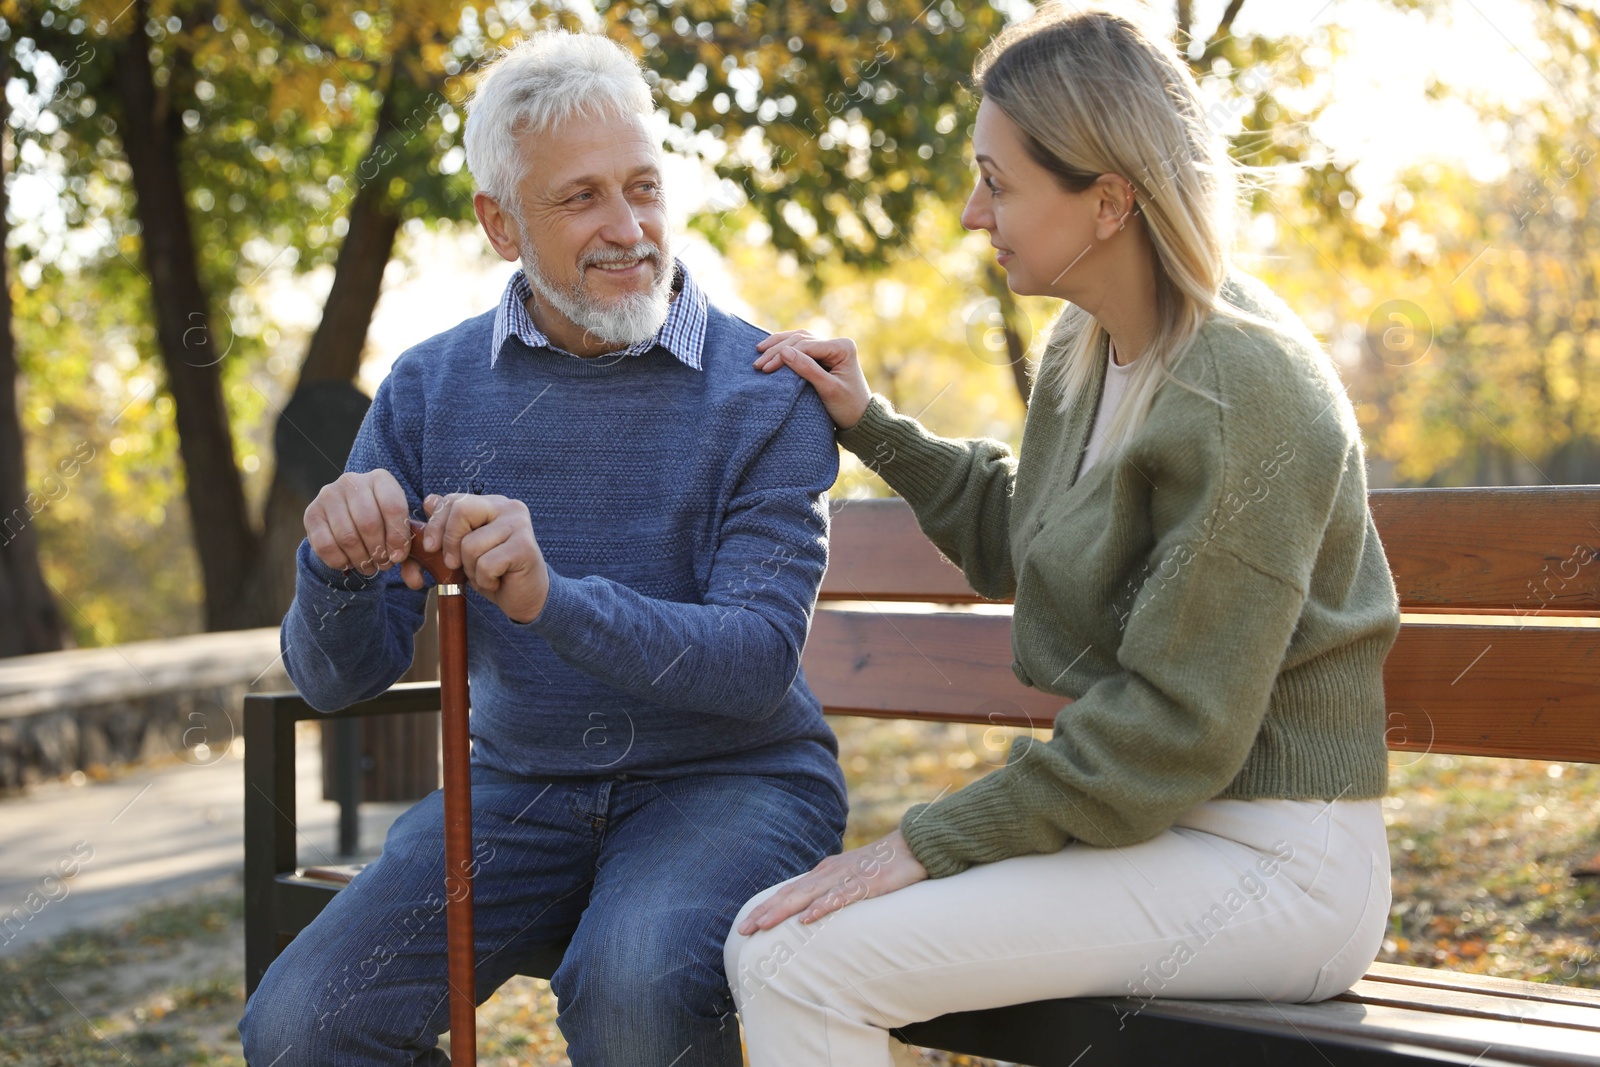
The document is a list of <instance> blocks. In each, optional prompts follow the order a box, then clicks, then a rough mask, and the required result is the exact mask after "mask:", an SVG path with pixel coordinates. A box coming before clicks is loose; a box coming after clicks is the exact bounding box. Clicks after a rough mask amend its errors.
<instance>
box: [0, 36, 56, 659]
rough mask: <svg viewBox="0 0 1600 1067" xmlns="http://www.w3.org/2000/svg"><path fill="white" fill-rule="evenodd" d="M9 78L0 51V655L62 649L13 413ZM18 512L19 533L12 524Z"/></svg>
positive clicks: (8, 62)
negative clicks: (1, 622)
mask: <svg viewBox="0 0 1600 1067" xmlns="http://www.w3.org/2000/svg"><path fill="white" fill-rule="evenodd" d="M10 79H11V54H10V52H9V50H8V49H5V48H0V508H3V509H4V513H3V514H0V615H3V616H4V618H5V619H6V625H5V626H3V627H0V656H22V655H27V654H29V653H31V652H54V651H56V650H58V649H60V648H61V647H62V626H61V613H60V612H59V611H58V610H57V608H56V602H55V598H54V597H52V596H51V595H50V588H49V586H48V585H46V583H45V580H44V572H43V571H41V570H40V569H39V539H38V531H37V529H36V528H35V526H34V524H33V520H32V516H31V513H30V512H29V509H28V508H27V506H26V505H27V498H28V470H27V464H26V463H25V462H24V456H23V438H22V424H21V413H20V411H19V410H18V408H17V350H16V340H15V338H14V337H13V336H12V334H11V278H10V272H9V269H8V264H7V261H6V252H5V249H6V238H7V236H8V235H9V227H8V226H7V225H6V209H7V202H6V166H5V152H4V138H5V131H7V130H8V129H9V128H10V119H11V114H10V105H9V104H8V103H7V101H6V98H5V93H4V88H5V86H6V84H7V83H8V82H9V81H10ZM18 507H20V508H21V509H22V510H21V516H22V518H21V522H20V528H19V525H18V523H17V522H15V521H13V522H5V521H3V520H7V519H13V518H14V517H16V516H17V512H16V511H14V510H13V509H15V508H18Z"/></svg>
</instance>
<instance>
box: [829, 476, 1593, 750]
mask: <svg viewBox="0 0 1600 1067" xmlns="http://www.w3.org/2000/svg"><path fill="white" fill-rule="evenodd" d="M1370 500H1371V506H1372V509H1373V515H1374V518H1375V520H1376V522H1377V525H1378V529H1379V536H1380V537H1381V538H1382V539H1383V544H1384V550H1385V554H1386V556H1387V557H1388V559H1389V562H1390V566H1391V567H1392V569H1393V572H1394V577H1395V584H1396V587H1397V588H1398V589H1399V591H1400V597H1401V607H1402V610H1406V611H1413V612H1424V613H1426V612H1435V613H1437V612H1452V611H1454V612H1460V613H1462V614H1475V613H1495V614H1502V615H1520V616H1523V619H1522V620H1521V624H1519V625H1515V626H1506V625H1501V626H1489V625H1461V624H1455V623H1425V622H1418V621H1407V622H1406V623H1405V624H1404V625H1403V626H1402V628H1401V634H1400V638H1399V640H1398V642H1397V643H1396V645H1395V648H1394V650H1393V651H1392V652H1391V653H1390V655H1389V658H1388V660H1387V662H1386V663H1385V664H1384V693H1385V704H1386V709H1387V714H1388V729H1387V733H1386V741H1387V744H1388V747H1389V748H1391V749H1396V750H1406V751H1432V752H1445V753H1454V754H1463V755H1487V756H1507V757H1515V758H1524V759H1568V760H1581V761H1585V762H1600V627H1592V626H1577V625H1555V623H1556V622H1558V621H1568V620H1569V617H1570V616H1573V615H1586V616H1593V617H1600V567H1597V566H1591V565H1590V564H1591V563H1592V561H1593V560H1594V558H1595V555H1596V553H1595V552H1594V551H1593V550H1592V548H1591V545H1593V544H1600V486H1573V487H1560V488H1556V487H1538V488H1532V489H1528V488H1510V489H1380V490H1375V491H1374V492H1373V493H1372V494H1371V497H1370ZM833 507H834V515H833V535H832V549H831V560H830V563H829V567H828V572H827V575H826V576H825V577H824V579H823V590H822V599H823V600H824V601H831V602H840V601H857V602H860V601H879V602H890V601H898V602H906V601H920V602H925V603H926V604H927V608H928V610H922V611H903V610H890V611H884V610H881V609H879V608H877V607H873V606H872V605H870V604H869V605H867V606H866V607H865V608H862V607H859V606H854V607H851V608H848V609H846V608H844V607H843V606H837V607H836V606H831V605H828V604H824V605H823V606H822V607H821V608H820V609H819V610H818V612H817V615H816V620H815V623H814V624H813V627H812V633H811V637H810V640H809V642H808V644H807V647H806V652H805V661H804V662H805V672H806V678H807V681H808V682H809V684H810V685H811V687H812V689H813V690H814V691H815V692H816V693H817V696H818V697H819V699H821V701H822V702H823V705H824V706H825V707H826V708H827V709H828V710H829V711H830V712H834V713H839V714H855V715H877V716H890V717H899V718H912V719H926V720H933V721H946V722H968V723H978V724H993V725H1003V726H1017V727H1034V728H1039V729H1045V730H1048V729H1049V728H1050V727H1051V726H1052V725H1053V723H1054V719H1055V716H1056V714H1057V713H1058V712H1059V711H1060V710H1061V709H1062V708H1063V707H1064V706H1065V705H1066V704H1068V703H1070V701H1068V700H1067V699H1065V698H1062V697H1057V696H1052V695H1050V694H1048V693H1044V692H1042V691H1040V690H1039V689H1034V688H1029V687H1026V686H1023V685H1022V684H1021V683H1019V682H1018V681H1017V680H1016V678H1015V677H1014V676H1013V675H1012V673H1011V669H1010V664H1011V658H1012V654H1011V642H1010V619H1009V618H1008V617H1006V616H1005V615H998V614H984V613H979V612H973V611H970V610H961V609H960V608H954V609H952V608H951V607H950V605H961V604H967V603H972V602H974V601H978V600H980V599H981V598H979V597H977V596H976V595H975V594H974V593H973V592H972V591H971V589H969V588H968V587H967V585H966V582H965V580H964V579H963V578H962V575H961V572H960V571H959V570H957V569H956V568H955V567H954V566H952V565H951V564H950V562H949V561H947V560H945V559H944V558H943V557H942V556H941V555H940V554H939V552H938V550H937V549H935V548H934V547H933V545H932V544H931V543H930V542H929V541H928V539H927V538H926V537H925V536H924V535H923V534H922V532H921V530H920V529H919V528H918V526H917V523H916V518H915V516H914V515H913V514H912V512H911V509H910V508H909V507H908V506H907V505H906V504H905V502H904V501H902V500H898V499H885V500H850V501H838V502H835V503H834V505H833ZM1589 516H1594V517H1595V519H1596V520H1597V521H1590V519H1589ZM1041 681H1042V680H1041Z"/></svg>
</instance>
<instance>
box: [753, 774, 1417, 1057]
mask: <svg viewBox="0 0 1600 1067" xmlns="http://www.w3.org/2000/svg"><path fill="white" fill-rule="evenodd" d="M791 880H792V879H791ZM780 884H787V883H780ZM777 888H778V887H777V886H773V887H771V888H770V889H767V890H765V891H763V892H761V893H759V894H757V895H756V896H755V897H753V898H752V899H751V900H750V901H749V902H747V903H746V904H745V905H744V907H743V908H742V909H741V910H740V912H739V918H738V919H735V920H734V929H735V932H733V933H730V934H729V937H728V942H727V947H726V949H725V962H726V965H727V974H728V982H729V985H730V986H731V987H732V990H733V994H734V998H735V1000H736V1001H737V1003H738V1005H739V1015H740V1018H741V1019H742V1021H743V1023H744V1029H745V1042H746V1048H747V1050H748V1052H749V1056H750V1064H751V1067H790V1065H795V1067H802V1065H803V1067H817V1065H819V1064H834V1065H838V1067H890V1065H891V1064H892V1063H893V1062H895V1061H894V1060H893V1059H891V1052H890V1047H891V1044H894V1045H898V1044H899V1043H898V1042H894V1041H893V1040H892V1039H891V1038H890V1037H889V1034H888V1030H889V1028H891V1027H897V1026H903V1025H905V1024H906V1023H911V1022H917V1021H920V1020H923V1019H931V1018H933V1017H935V1016H938V1015H944V1014H946V1013H948V1012H953V1011H970V1010H975V1009H981V1008H991V1007H999V1006H1001V1005H1006V1004H1020V1003H1024V1002H1027V1001H1033V1000H1044V999H1048V998H1053V997H1078V996H1124V997H1131V998H1134V999H1133V1000H1132V1001H1131V1002H1130V1005H1129V1008H1128V1013H1129V1014H1130V1015H1132V1014H1136V1013H1137V1012H1138V1010H1139V1009H1140V1006H1141V1005H1140V1002H1142V1001H1147V1000H1149V999H1150V998H1153V997H1182V998H1197V999H1251V1000H1282V1001H1315V1000H1322V999H1324V998H1327V997H1331V996H1335V995H1336V994H1338V993H1342V992H1343V991H1344V990H1346V989H1348V988H1349V987H1350V986H1351V985H1353V984H1354V983H1355V982H1356V980H1357V979H1359V978H1360V977H1361V976H1362V974H1363V973H1365V971H1366V969H1367V967H1368V965H1369V964H1371V963H1372V961H1373V959H1374V957H1375V956H1376V955H1377V952H1378V948H1379V946H1380V944H1381V943H1382V940H1383V933H1384V928H1385V925H1386V924H1387V922H1388V917H1389V849H1388V843H1387V837H1386V835H1385V833H1384V826H1383V813H1382V810H1381V806H1380V804H1379V802H1378V801H1377V800H1376V799H1363V800H1337V801H1333V802H1331V803H1330V802H1328V801H1322V800H1309V801H1308V800H1279V799H1266V800H1212V801H1207V802H1206V803H1204V804H1200V805H1197V806H1196V807H1194V808H1192V809H1190V810H1189V811H1187V812H1185V813H1184V814H1183V815H1182V816H1181V817H1180V818H1179V819H1178V820H1177V821H1176V823H1174V825H1173V826H1172V827H1171V828H1170V829H1167V830H1164V831H1163V832H1162V833H1160V834H1159V835H1157V836H1156V837H1154V838H1152V839H1150V840H1148V841H1144V842H1141V843H1139V844H1137V845H1130V846H1127V847H1125V848H1094V847H1091V846H1088V845H1084V844H1081V843H1073V844H1070V845H1068V846H1067V847H1066V848H1064V849H1062V850H1061V851H1060V852H1055V853H1051V854H1048V855H1036V856H1018V857H1016V858H1013V859H1008V860H1002V861H1001V862H999V863H989V864H982V865H979V866H976V867H971V868H969V869H968V870H966V871H963V872H962V873H961V874H958V875H954V876H952V877H949V878H938V879H930V880H928V881H924V882H918V883H917V884H916V885H912V886H908V887H907V888H905V889H902V890H899V891H898V892H895V893H890V894H889V895H887V896H883V897H875V898H872V899H869V900H859V901H856V902H855V903H852V904H849V905H847V906H846V907H844V908H841V909H840V910H838V911H836V912H834V913H832V914H830V915H827V916H825V917H823V918H822V919H820V920H818V921H817V922H815V923H811V924H809V925H803V924H801V923H800V922H799V920H798V919H797V918H791V919H789V920H787V921H785V922H783V923H780V924H779V925H777V926H775V927H773V928H772V929H770V930H764V931H760V932H758V933H756V934H754V935H752V936H750V937H744V936H742V935H740V934H739V933H737V928H738V924H739V922H740V921H741V920H742V919H743V918H744V916H745V914H746V913H747V912H748V911H749V910H750V908H752V907H753V906H754V905H755V904H756V903H757V902H758V901H760V900H762V899H764V898H765V897H766V896H767V895H768V894H770V893H771V892H773V890H775V889H777ZM902 1062H903V1061H902Z"/></svg>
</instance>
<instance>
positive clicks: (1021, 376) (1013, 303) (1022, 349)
mask: <svg viewBox="0 0 1600 1067" xmlns="http://www.w3.org/2000/svg"><path fill="white" fill-rule="evenodd" d="M988 277H989V292H990V293H991V294H992V295H993V296H994V298H995V299H996V300H997V301H999V302H1000V321H1001V324H1002V325H1001V329H1002V330H1003V331H1004V333H1005V338H1006V356H1007V358H1008V359H1009V361H1010V365H1011V380H1012V381H1013V382H1015V383H1016V386H1017V395H1018V396H1020V397H1022V406H1023V407H1024V408H1026V407H1027V406H1028V396H1029V394H1030V393H1032V392H1033V384H1032V383H1031V382H1030V381H1028V346H1027V345H1026V344H1024V343H1023V341H1022V333H1021V331H1020V330H1018V329H1017V317H1018V316H1019V315H1021V314H1022V311H1021V309H1020V308H1018V307H1017V298H1016V297H1015V296H1014V295H1012V292H1011V286H1009V285H1007V284H1006V276H1005V274H1004V273H1002V272H1001V270H1000V268H999V267H997V266H995V265H994V264H992V263H991V264H989V268H988Z"/></svg>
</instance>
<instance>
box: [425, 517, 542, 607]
mask: <svg viewBox="0 0 1600 1067" xmlns="http://www.w3.org/2000/svg"><path fill="white" fill-rule="evenodd" d="M422 508H423V510H424V511H426V512H427V514H428V525H427V526H426V527H424V528H423V530H422V531H421V533H419V534H418V536H419V537H421V538H422V547H423V548H424V549H426V550H428V551H430V552H431V551H434V550H436V549H439V548H441V547H442V548H443V551H444V563H445V566H447V567H461V568H462V569H463V570H464V571H466V573H467V581H468V582H470V583H471V584H472V588H474V589H476V590H477V591H478V592H480V593H482V594H483V595H484V596H485V597H487V598H488V599H489V600H491V601H493V602H494V604H495V605H496V606H497V607H499V608H500V610H501V611H503V612H505V613H506V617H507V618H509V619H511V620H512V621H514V622H524V623H525V622H531V621H532V620H533V619H534V618H535V617H537V616H538V614H539V612H541V611H542V610H544V602H545V598H546V597H547V596H549V594H550V572H549V571H547V570H546V569H545V565H544V553H543V552H541V551H540V550H539V542H538V541H537V540H535V539H534V536H533V522H532V520H531V519H529V517H528V506H527V505H526V504H524V503H523V502H522V501H520V500H512V499H510V498H508V497H503V496H474V495H471V494H467V493H451V494H450V495H449V496H444V497H441V496H437V495H433V496H429V497H428V498H427V499H426V500H424V501H423V502H422ZM400 573H401V575H402V576H403V577H404V578H405V580H406V584H407V585H409V586H410V587H411V588H413V589H421V588H422V567H421V565H420V564H418V563H417V562H416V560H409V559H408V560H406V562H405V565H404V566H403V567H402V568H401V571H400ZM413 577H415V579H416V580H415V581H413V580H412V579H413Z"/></svg>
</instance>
